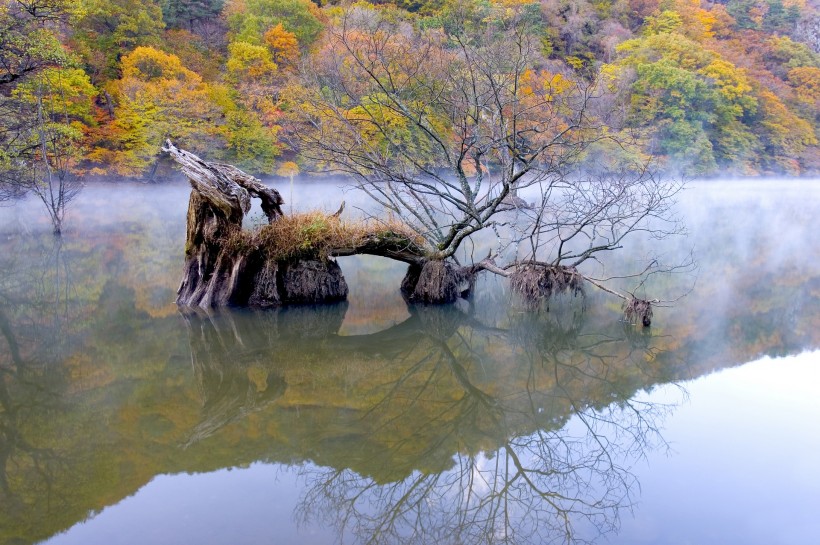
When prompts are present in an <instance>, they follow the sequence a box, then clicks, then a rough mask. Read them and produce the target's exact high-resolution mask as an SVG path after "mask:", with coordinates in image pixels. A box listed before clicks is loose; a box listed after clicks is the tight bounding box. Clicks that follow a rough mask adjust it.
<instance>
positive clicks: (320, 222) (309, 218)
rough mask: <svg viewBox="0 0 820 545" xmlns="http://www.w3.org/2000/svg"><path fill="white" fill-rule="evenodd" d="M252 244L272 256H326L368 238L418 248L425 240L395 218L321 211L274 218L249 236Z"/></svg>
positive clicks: (358, 244)
mask: <svg viewBox="0 0 820 545" xmlns="http://www.w3.org/2000/svg"><path fill="white" fill-rule="evenodd" d="M250 237H251V244H252V245H253V246H255V247H257V248H260V249H262V250H264V251H265V253H266V254H267V256H268V257H269V258H271V259H294V258H308V257H309V258H320V259H327V258H328V257H329V256H330V255H331V254H332V252H333V251H334V250H337V249H340V248H357V247H359V246H361V245H362V244H363V243H364V242H365V241H366V240H367V239H368V238H371V237H382V238H391V239H395V240H396V241H397V243H400V242H402V241H403V242H404V243H406V244H408V245H410V244H413V245H416V246H418V247H423V246H424V239H423V238H422V237H421V236H420V235H419V234H418V233H417V232H416V231H414V230H413V229H412V228H411V227H409V226H408V225H406V224H404V223H402V222H399V221H395V220H389V221H378V222H377V221H352V222H346V221H342V220H341V219H340V218H339V217H338V216H335V215H330V214H327V213H325V212H321V211H312V212H305V213H301V214H293V215H289V216H284V217H281V218H279V219H277V220H276V221H275V222H273V223H272V224H270V225H265V226H263V227H261V228H259V229H258V230H257V231H256V232H254V233H252V234H251V235H250Z"/></svg>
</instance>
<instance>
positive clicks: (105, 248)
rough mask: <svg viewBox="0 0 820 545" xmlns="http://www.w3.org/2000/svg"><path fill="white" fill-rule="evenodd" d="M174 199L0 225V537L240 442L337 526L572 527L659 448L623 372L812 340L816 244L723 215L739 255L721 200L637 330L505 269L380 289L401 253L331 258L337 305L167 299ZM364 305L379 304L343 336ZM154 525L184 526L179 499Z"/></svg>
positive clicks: (413, 529) (79, 514) (74, 517)
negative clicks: (691, 257) (384, 263)
mask: <svg viewBox="0 0 820 545" xmlns="http://www.w3.org/2000/svg"><path fill="white" fill-rule="evenodd" d="M92 196H93V195H92ZM131 197H134V195H129V198H131ZM100 198H102V196H101V197H100ZM181 202H182V205H181V207H180V208H181V209H180V210H176V211H175V212H174V214H175V215H174V216H173V217H175V218H178V220H179V221H178V224H173V223H168V222H167V221H166V220H167V218H165V217H162V216H161V215H156V216H151V218H152V219H150V221H148V220H146V219H145V217H141V218H140V219H139V220H138V221H136V220H135V221H130V220H129V221H118V222H114V223H104V224H102V225H97V224H94V225H93V226H89V227H88V228H87V229H86V230H85V231H83V232H82V233H81V234H79V235H77V236H72V234H71V233H69V234H67V235H66V236H65V237H64V239H63V240H64V243H63V245H62V246H56V245H55V244H56V243H55V240H54V239H53V238H52V237H50V235H49V236H38V235H36V234H35V235H34V236H31V234H29V235H26V236H9V235H8V233H5V232H4V233H3V236H2V237H0V543H32V542H36V541H39V540H42V539H47V538H49V537H50V536H54V535H55V534H59V532H62V531H65V530H67V529H69V528H71V527H72V526H74V525H76V524H77V523H78V522H81V521H86V520H88V519H89V518H90V517H93V515H94V514H95V513H98V512H100V511H101V510H103V509H105V508H106V507H107V506H111V505H115V504H118V503H119V502H122V500H123V498H127V497H129V496H131V495H133V494H135V493H137V492H138V491H139V490H140V489H141V488H142V487H144V486H145V485H146V484H147V483H149V482H151V481H152V479H154V478H155V476H157V475H162V474H167V475H178V474H186V473H205V472H214V471H217V470H220V469H222V468H232V467H239V466H247V465H249V464H254V463H255V462H264V463H267V464H274V465H276V466H277V467H282V468H300V469H301V470H302V474H301V481H300V482H301V485H302V489H301V490H300V491H299V492H298V496H299V497H298V509H297V511H296V513H295V515H296V516H297V518H298V519H299V520H300V521H301V523H302V524H303V525H304V526H306V527H307V531H310V528H316V527H317V526H322V525H324V526H329V527H333V528H334V531H335V532H336V533H337V535H341V536H343V538H344V539H345V541H354V542H372V543H388V542H391V543H393V542H408V543H412V542H418V543H421V542H424V543H429V542H432V541H433V540H436V541H440V542H442V543H457V542H461V543H464V542H469V543H473V542H481V543H499V542H519V543H526V542H537V543H543V542H550V541H556V542H563V541H570V540H574V541H584V540H587V541H593V540H595V536H596V535H598V534H599V533H602V532H604V533H605V532H609V531H611V530H612V529H614V528H616V527H617V526H618V524H619V518H620V517H621V515H622V514H623V512H624V510H628V509H630V508H631V506H632V505H633V504H634V502H635V500H636V498H637V491H638V483H637V482H636V478H635V475H634V468H635V467H636V464H638V463H639V462H638V461H639V460H640V459H641V458H643V457H649V456H652V453H653V452H658V451H661V452H663V451H664V449H665V448H666V445H665V443H664V439H663V437H662V435H661V433H660V431H661V428H662V426H663V423H664V420H665V419H666V418H667V417H668V415H669V414H670V412H671V411H672V409H673V407H672V406H669V405H658V404H652V403H647V402H645V401H639V399H645V397H637V396H636V394H639V393H640V392H642V391H644V390H651V389H652V388H653V387H654V386H655V385H660V384H669V383H676V382H678V381H681V380H688V379H691V378H694V377H698V376H701V375H705V374H708V373H711V372H713V371H714V370H716V369H721V368H724V367H727V366H732V365H736V364H738V363H740V362H743V361H749V360H751V359H754V358H755V357H757V356H758V355H759V354H762V353H768V354H782V353H794V352H799V351H800V350H803V349H805V348H807V347H812V346H817V345H818V343H820V337H818V335H820V327H818V326H820V322H819V321H818V320H820V311H819V310H818V309H820V290H819V289H818V286H820V269H818V263H820V261H819V260H818V259H817V250H818V247H817V246H816V245H799V244H796V243H795V242H794V241H792V242H789V243H788V244H786V242H784V241H783V240H782V238H778V237H775V236H768V235H770V234H771V233H770V232H769V231H767V230H759V231H753V232H751V234H749V235H748V236H750V237H753V238H755V241H753V242H747V241H745V239H743V237H741V236H740V235H737V234H735V235H736V237H735V238H737V239H738V240H741V239H743V244H746V245H749V246H750V247H753V248H754V251H750V252H749V255H750V256H752V257H753V258H754V259H753V261H750V262H749V263H739V262H738V261H737V259H736V258H734V257H733V254H732V249H731V248H733V247H734V246H736V245H737V244H735V243H733V242H727V241H731V240H733V239H732V237H731V236H728V234H731V233H728V234H727V231H729V232H731V227H732V226H731V225H730V223H731V222H730V221H729V220H728V219H725V218H724V220H723V222H724V223H725V224H726V225H723V224H721V225H723V226H722V227H720V228H719V229H718V228H711V227H710V229H711V230H708V233H707V235H704V238H705V239H708V240H710V241H711V242H712V244H711V245H709V246H706V247H705V249H703V250H701V251H700V252H699V256H700V259H701V260H702V269H701V270H702V271H703V275H704V277H707V278H708V280H709V281H703V282H701V283H699V284H698V286H697V291H696V292H695V293H693V295H692V296H690V297H689V298H687V299H685V300H683V301H681V302H680V304H679V305H677V306H676V308H675V309H673V310H671V311H663V310H662V312H664V314H663V315H661V316H658V319H657V320H656V321H655V324H656V325H655V326H653V328H652V330H651V331H645V330H642V329H636V328H631V327H626V326H625V325H624V324H622V323H621V322H619V320H618V317H619V315H620V312H619V309H618V308H617V307H611V306H608V305H609V303H608V300H607V299H606V298H600V299H596V298H595V297H596V296H595V295H594V294H591V295H590V299H588V300H587V302H586V305H585V306H584V304H583V301H582V300H580V299H572V298H568V299H565V300H562V301H560V302H558V303H557V304H553V305H551V307H550V309H549V311H548V312H547V311H546V309H544V311H543V312H540V313H532V312H521V311H520V309H518V307H516V305H515V304H514V302H511V301H510V296H509V293H508V292H507V291H506V290H505V288H504V286H503V285H487V286H482V288H481V289H480V290H477V294H478V295H477V298H476V299H474V300H473V301H470V302H467V303H465V304H463V305H461V306H459V307H445V308H425V307H407V308H404V307H402V308H398V309H396V308H394V305H392V303H391V304H385V303H383V302H384V301H387V300H388V297H387V295H385V294H392V295H393V296H395V293H394V290H395V286H396V285H398V282H399V281H400V277H401V274H402V272H403V271H398V272H396V271H392V270H389V269H388V268H385V271H386V272H384V274H382V272H381V270H379V271H375V272H374V270H373V269H365V267H366V266H367V265H366V263H365V262H364V261H360V262H356V261H351V262H350V263H346V264H343V267H344V268H345V274H346V276H347V278H348V279H349V280H350V281H351V293H354V291H355V290H356V289H359V293H363V296H362V297H359V298H351V301H350V303H349V305H348V304H340V305H335V306H325V307H320V308H314V307H295V308H289V309H285V310H281V311H276V312H253V311H230V310H224V311H220V312H215V313H211V314H208V313H201V314H196V313H195V314H180V313H179V312H178V310H177V308H176V307H175V306H174V305H173V304H172V301H173V288H174V285H175V283H176V281H177V280H178V278H177V274H178V266H179V263H181V255H180V254H181V251H182V249H181V248H180V247H179V244H178V241H179V240H182V238H183V235H184V198H183V199H182V200H181ZM97 206H98V203H95V204H94V206H90V209H94V210H96V209H97V208H96V207H97ZM118 209H120V210H123V209H127V207H118ZM77 210H82V203H81V202H80V203H78V208H77ZM138 210H140V213H143V212H144V211H145V209H144V208H138ZM787 210H788V211H790V212H789V214H792V211H793V209H792V208H788V209H787ZM772 213H773V212H772ZM90 216H91V215H90ZM723 216H727V217H728V214H723V215H721V217H723ZM146 217H147V216H146ZM707 219H708V218H707ZM803 220H805V221H804V223H805V224H808V223H807V222H808V221H811V218H809V219H806V218H805V217H804V218H803ZM782 221H783V220H782V218H781V220H780V222H781V223H782ZM706 223H708V222H706ZM758 223H759V224H763V223H764V222H758ZM768 223H769V224H771V225H778V222H774V223H772V222H768ZM698 225H700V224H698V223H697V222H695V226H696V227H697V226H698ZM701 227H702V226H701ZM0 230H2V229H0ZM764 235H766V236H764ZM712 239H714V240H712ZM697 240H701V239H697ZM738 244H739V243H738ZM727 246H729V248H727ZM686 250H687V251H688V250H689V247H687V248H686ZM637 251H638V252H639V253H640V248H638V250H637ZM380 267H381V266H380ZM394 273H395V274H394ZM707 273H708V274H707ZM390 274H393V276H389V275H390ZM396 275H398V278H396V277H395V276H396ZM383 277H384V278H383ZM715 278H719V279H720V280H721V281H719V282H718V281H715V280H714V279H715ZM484 281H485V280H482V282H484ZM485 288H486V289H485ZM369 300H376V301H377V302H380V303H382V304H377V305H374V306H372V307H368V306H367V304H365V303H366V301H369ZM394 300H395V301H397V302H398V303H397V304H401V303H400V298H399V297H394ZM363 301H364V303H363ZM351 316H352V317H353V320H351ZM405 317H406V319H405ZM399 320H400V322H399V323H396V322H397V321H399ZM351 321H353V322H355V326H354V327H351V324H350V323H349V322H351ZM377 324H385V325H387V324H395V325H391V326H390V327H383V329H381V330H380V331H376V332H373V333H369V334H366V335H365V334H357V335H349V334H345V333H350V332H363V331H374V329H376V328H377V327H381V326H379V325H377ZM783 449H784V451H783V454H782V455H783V457H784V459H785V458H786V457H791V456H797V455H799V454H800V453H794V452H792V451H790V450H789V449H788V448H787V446H784V447H783ZM226 473H227V472H226ZM167 479H168V481H169V482H173V478H171V477H167ZM226 479H227V478H226ZM169 486H170V485H169ZM282 493H283V494H289V493H292V494H296V493H295V492H293V491H290V492H282ZM248 501H250V500H248ZM295 501H296V500H294V502H295ZM251 507H252V506H250V505H246V506H238V507H237V509H247V510H250V509H251ZM181 518H184V517H181ZM280 522H281V524H290V521H289V520H288V521H280ZM214 524H216V523H214ZM88 527H89V528H93V520H92V521H91V522H90V523H89V526H88ZM260 528H261V526H260ZM166 531H167V535H168V541H169V542H174V541H176V542H184V541H186V539H185V536H186V533H185V532H186V530H185V524H184V520H180V521H172V522H170V523H169V526H168V528H167V530H166ZM69 532H73V530H70V531H69ZM259 532H261V530H257V533H259ZM92 541H93V539H92ZM98 541H102V540H101V539H100V540H98Z"/></svg>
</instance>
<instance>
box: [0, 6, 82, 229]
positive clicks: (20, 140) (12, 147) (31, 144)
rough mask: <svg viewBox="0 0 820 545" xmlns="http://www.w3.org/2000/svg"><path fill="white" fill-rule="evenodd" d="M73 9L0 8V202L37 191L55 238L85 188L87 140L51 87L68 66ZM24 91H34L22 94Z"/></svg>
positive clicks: (58, 89) (56, 88)
mask: <svg viewBox="0 0 820 545" xmlns="http://www.w3.org/2000/svg"><path fill="white" fill-rule="evenodd" d="M71 10H72V7H71V6H70V4H69V3H66V2H64V1H63V0H56V1H55V0H34V1H30V2H23V1H20V0H7V1H5V2H4V3H3V6H2V9H1V10H0V118H1V119H0V144H2V151H0V200H7V199H12V198H17V197H20V196H22V195H25V194H27V193H33V194H34V195H35V196H36V197H37V198H38V199H39V200H40V201H42V202H43V204H44V205H45V208H46V211H47V213H48V215H49V218H50V219H51V223H52V226H53V231H54V234H55V235H60V234H61V233H62V227H63V220H64V217H65V212H66V208H67V207H68V204H69V202H70V201H71V200H72V199H73V198H74V197H75V196H76V195H77V194H78V193H79V190H80V188H81V185H80V183H79V181H78V180H77V179H76V177H74V176H73V175H72V174H71V172H70V166H71V164H72V162H73V161H74V160H75V158H76V155H77V152H78V151H79V147H78V142H79V138H80V136H81V135H80V134H79V131H78V130H77V129H76V128H74V127H72V126H71V123H70V121H71V120H70V119H69V114H68V111H67V106H66V101H65V100H64V99H65V97H64V96H57V95H60V94H61V93H64V88H63V87H62V86H60V85H59V83H60V82H55V81H51V78H52V77H60V76H59V74H60V72H59V70H54V71H52V74H51V75H46V73H47V72H48V70H47V69H49V68H57V67H60V66H65V65H66V64H67V54H66V52H65V51H64V50H63V48H62V46H61V45H60V42H59V40H58V38H57V36H58V33H59V30H60V28H61V27H62V25H64V24H65V23H66V19H67V17H68V14H69V13H70V12H71ZM21 85H22V86H26V87H28V88H29V89H33V92H30V93H29V92H23V93H20V94H15V92H14V91H19V90H20V89H21ZM60 105H62V106H60Z"/></svg>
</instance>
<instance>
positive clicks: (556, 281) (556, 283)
mask: <svg viewBox="0 0 820 545" xmlns="http://www.w3.org/2000/svg"><path fill="white" fill-rule="evenodd" d="M510 286H511V288H512V290H513V291H514V292H515V293H517V294H518V295H520V296H521V298H522V299H523V300H524V303H525V304H527V305H529V306H532V307H535V306H537V305H538V304H539V302H540V301H541V300H542V299H549V298H550V297H552V296H553V295H558V294H562V293H572V294H573V295H584V286H583V278H582V277H581V275H579V274H578V271H577V270H575V268H574V267H562V266H560V265H559V266H555V267H552V266H546V265H538V264H534V263H530V264H526V265H521V266H519V267H517V268H516V269H515V271H513V273H512V274H511V275H510Z"/></svg>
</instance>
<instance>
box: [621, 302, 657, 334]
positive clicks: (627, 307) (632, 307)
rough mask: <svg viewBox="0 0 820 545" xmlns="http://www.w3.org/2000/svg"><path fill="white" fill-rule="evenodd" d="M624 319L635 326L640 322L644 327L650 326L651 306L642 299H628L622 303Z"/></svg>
mask: <svg viewBox="0 0 820 545" xmlns="http://www.w3.org/2000/svg"><path fill="white" fill-rule="evenodd" d="M623 308H624V319H625V320H626V321H627V322H629V323H631V324H636V323H638V322H640V323H641V324H642V325H643V326H644V327H649V326H650V325H652V304H651V303H650V302H649V301H645V300H643V299H637V298H635V297H630V298H629V299H628V300H626V301H624V307H623Z"/></svg>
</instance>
